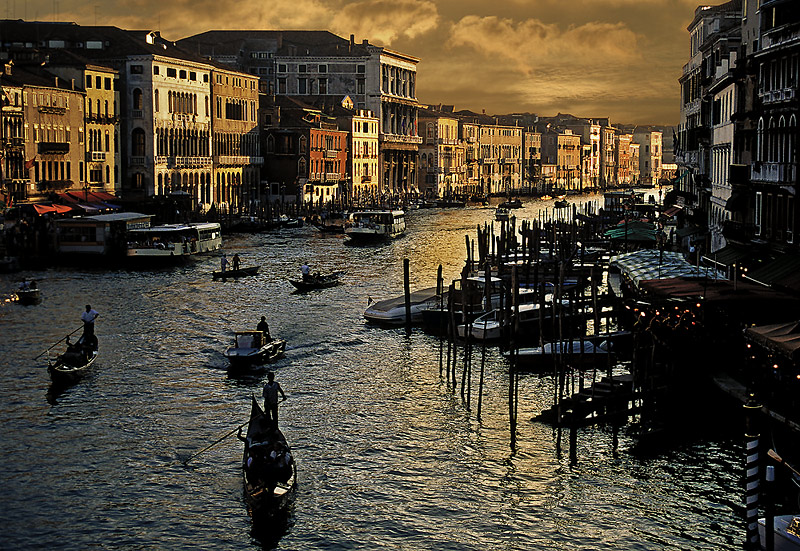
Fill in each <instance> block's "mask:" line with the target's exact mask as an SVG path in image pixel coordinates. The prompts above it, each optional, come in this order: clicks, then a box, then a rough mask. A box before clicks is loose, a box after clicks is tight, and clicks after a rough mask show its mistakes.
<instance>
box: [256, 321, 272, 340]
mask: <svg viewBox="0 0 800 551" xmlns="http://www.w3.org/2000/svg"><path fill="white" fill-rule="evenodd" d="M256 331H261V332H262V333H263V334H264V343H268V342H271V341H272V337H271V336H270V334H269V324H268V323H267V316H261V321H260V322H258V325H256Z"/></svg>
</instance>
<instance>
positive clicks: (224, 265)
mask: <svg viewBox="0 0 800 551" xmlns="http://www.w3.org/2000/svg"><path fill="white" fill-rule="evenodd" d="M219 267H220V270H221V271H223V272H224V271H225V270H227V269H228V257H227V256H226V255H225V253H222V258H221V259H220V261H219Z"/></svg>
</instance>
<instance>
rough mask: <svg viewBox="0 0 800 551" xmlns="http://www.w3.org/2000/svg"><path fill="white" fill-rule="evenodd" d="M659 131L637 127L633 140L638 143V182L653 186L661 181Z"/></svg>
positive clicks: (660, 136)
mask: <svg viewBox="0 0 800 551" xmlns="http://www.w3.org/2000/svg"><path fill="white" fill-rule="evenodd" d="M661 138H662V135H661V132H658V131H653V130H650V129H649V128H646V127H643V128H639V127H637V129H636V130H634V132H633V141H634V142H636V143H638V144H639V184H640V185H643V186H655V185H658V183H659V182H660V181H661Z"/></svg>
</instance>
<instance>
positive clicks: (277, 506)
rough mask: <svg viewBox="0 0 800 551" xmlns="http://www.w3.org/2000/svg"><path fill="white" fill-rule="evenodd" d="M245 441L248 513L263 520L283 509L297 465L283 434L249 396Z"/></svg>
mask: <svg viewBox="0 0 800 551" xmlns="http://www.w3.org/2000/svg"><path fill="white" fill-rule="evenodd" d="M251 399H252V404H251V410H250V422H249V423H248V425H247V434H246V436H244V437H242V436H241V435H240V436H239V437H240V439H241V440H242V441H243V442H244V454H243V456H242V473H243V484H244V500H245V503H246V504H247V512H248V514H249V515H250V516H251V517H253V518H254V519H255V518H259V519H263V518H270V517H273V516H275V515H277V514H279V513H280V512H282V511H284V510H285V509H286V508H287V507H288V506H289V505H290V504H291V500H292V497H293V495H294V490H295V488H296V486H297V465H296V463H295V461H294V457H293V456H292V452H291V448H290V447H289V444H288V442H287V441H286V437H285V436H284V435H283V433H282V432H281V430H280V429H279V428H278V427H274V426H273V425H272V422H271V421H270V419H269V418H268V417H267V416H266V415H265V413H264V410H262V409H261V406H259V405H258V402H257V401H256V399H255V396H253V397H252V398H251Z"/></svg>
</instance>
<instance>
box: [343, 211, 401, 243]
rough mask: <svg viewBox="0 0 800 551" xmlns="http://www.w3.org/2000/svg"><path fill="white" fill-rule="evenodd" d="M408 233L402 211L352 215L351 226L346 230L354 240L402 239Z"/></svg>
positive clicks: (364, 212)
mask: <svg viewBox="0 0 800 551" xmlns="http://www.w3.org/2000/svg"><path fill="white" fill-rule="evenodd" d="M405 232H406V219H405V212H403V211H402V210H365V211H360V212H354V213H353V214H351V215H350V226H349V227H346V228H345V230H344V233H345V235H347V236H348V237H350V239H352V240H368V239H381V238H394V237H400V236H401V235H403V234H404V233H405Z"/></svg>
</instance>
